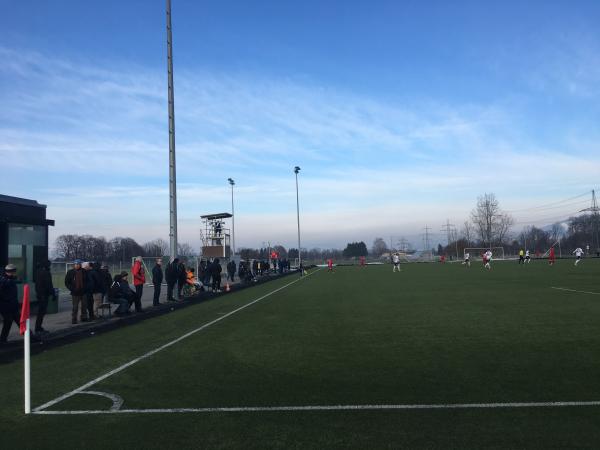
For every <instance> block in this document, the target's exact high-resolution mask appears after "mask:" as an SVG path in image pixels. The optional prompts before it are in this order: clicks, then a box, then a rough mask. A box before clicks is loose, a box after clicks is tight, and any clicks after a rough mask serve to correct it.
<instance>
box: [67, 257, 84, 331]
mask: <svg viewBox="0 0 600 450" xmlns="http://www.w3.org/2000/svg"><path fill="white" fill-rule="evenodd" d="M86 285H87V277H86V273H85V272H84V270H83V269H82V268H81V260H79V259H76V260H75V262H74V263H73V268H72V269H71V270H69V271H68V272H67V274H66V275H65V286H66V288H67V289H68V290H69V291H70V292H71V299H72V300H73V309H72V311H71V323H72V324H76V323H77V313H78V311H79V305H81V316H80V318H81V321H82V322H87V320H88V318H87V309H86V306H85V294H86Z"/></svg>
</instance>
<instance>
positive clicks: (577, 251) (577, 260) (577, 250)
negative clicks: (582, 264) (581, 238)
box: [573, 247, 583, 265]
mask: <svg viewBox="0 0 600 450" xmlns="http://www.w3.org/2000/svg"><path fill="white" fill-rule="evenodd" d="M573 253H575V256H576V257H577V259H576V260H575V265H577V263H578V262H579V261H581V255H583V250H582V249H581V247H577V248H576V249H575V250H574V251H573Z"/></svg>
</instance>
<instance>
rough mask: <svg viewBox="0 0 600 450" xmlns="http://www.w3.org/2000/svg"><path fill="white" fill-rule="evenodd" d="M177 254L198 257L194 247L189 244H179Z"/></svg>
mask: <svg viewBox="0 0 600 450" xmlns="http://www.w3.org/2000/svg"><path fill="white" fill-rule="evenodd" d="M177 254H178V255H179V256H196V252H194V247H192V246H191V245H190V244H188V243H187V242H184V243H182V244H177Z"/></svg>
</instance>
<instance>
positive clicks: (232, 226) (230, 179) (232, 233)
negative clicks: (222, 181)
mask: <svg viewBox="0 0 600 450" xmlns="http://www.w3.org/2000/svg"><path fill="white" fill-rule="evenodd" d="M227 181H229V184H230V185H231V235H232V240H233V255H232V257H233V256H235V214H234V212H233V186H235V181H233V179H232V178H227Z"/></svg>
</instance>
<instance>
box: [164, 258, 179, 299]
mask: <svg viewBox="0 0 600 450" xmlns="http://www.w3.org/2000/svg"><path fill="white" fill-rule="evenodd" d="M178 266H179V258H175V259H173V260H172V261H171V262H170V263H169V265H168V266H167V269H166V270H165V280H166V281H167V301H168V302H174V301H175V299H174V298H173V289H175V284H176V283H177V267H178Z"/></svg>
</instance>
